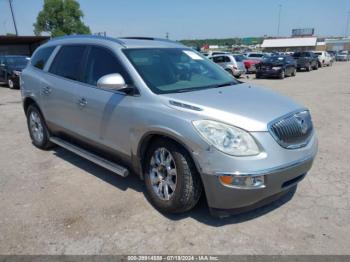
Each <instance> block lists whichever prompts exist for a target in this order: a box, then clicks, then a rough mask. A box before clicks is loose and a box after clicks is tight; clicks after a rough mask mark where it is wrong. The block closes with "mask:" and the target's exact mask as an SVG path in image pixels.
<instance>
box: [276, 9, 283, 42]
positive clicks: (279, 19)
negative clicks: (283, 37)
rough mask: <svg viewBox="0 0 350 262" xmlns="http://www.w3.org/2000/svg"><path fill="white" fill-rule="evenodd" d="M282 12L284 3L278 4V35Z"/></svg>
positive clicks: (278, 34) (278, 33)
mask: <svg viewBox="0 0 350 262" xmlns="http://www.w3.org/2000/svg"><path fill="white" fill-rule="evenodd" d="M281 12H282V5H281V4H279V5H278V24H277V36H280V26H281Z"/></svg>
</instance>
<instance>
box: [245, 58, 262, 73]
mask: <svg viewBox="0 0 350 262" xmlns="http://www.w3.org/2000/svg"><path fill="white" fill-rule="evenodd" d="M260 62H261V60H260V59H259V60H256V59H248V58H246V59H245V60H244V61H243V63H244V66H245V69H246V72H247V73H255V72H256V65H257V64H259V63H260Z"/></svg>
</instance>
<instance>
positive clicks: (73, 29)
mask: <svg viewBox="0 0 350 262" xmlns="http://www.w3.org/2000/svg"><path fill="white" fill-rule="evenodd" d="M83 16H84V14H83V12H82V11H81V10H80V5H79V3H78V2H77V1H76V0H44V6H43V10H41V11H40V13H39V14H38V17H37V19H36V23H35V24H34V33H35V35H40V34H41V33H42V32H47V33H49V34H50V35H51V36H53V37H55V36H61V35H72V34H90V33H91V32H90V28H89V27H88V26H86V25H85V24H84V23H83V21H82V20H81V19H82V18H83Z"/></svg>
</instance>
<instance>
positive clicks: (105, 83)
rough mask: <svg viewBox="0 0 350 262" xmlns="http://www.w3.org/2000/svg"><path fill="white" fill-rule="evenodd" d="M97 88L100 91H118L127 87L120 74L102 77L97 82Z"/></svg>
mask: <svg viewBox="0 0 350 262" xmlns="http://www.w3.org/2000/svg"><path fill="white" fill-rule="evenodd" d="M97 87H98V88H101V89H110V90H114V91H120V90H122V89H124V88H126V87H127V85H126V84H125V81H124V78H123V77H122V76H121V75H120V74H109V75H105V76H102V77H101V78H100V79H99V80H98V81H97Z"/></svg>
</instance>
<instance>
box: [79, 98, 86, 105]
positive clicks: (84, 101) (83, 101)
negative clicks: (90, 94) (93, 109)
mask: <svg viewBox="0 0 350 262" xmlns="http://www.w3.org/2000/svg"><path fill="white" fill-rule="evenodd" d="M78 104H79V106H80V107H84V106H86V105H87V100H86V99H85V98H83V97H82V98H80V99H79V101H78Z"/></svg>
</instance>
